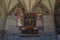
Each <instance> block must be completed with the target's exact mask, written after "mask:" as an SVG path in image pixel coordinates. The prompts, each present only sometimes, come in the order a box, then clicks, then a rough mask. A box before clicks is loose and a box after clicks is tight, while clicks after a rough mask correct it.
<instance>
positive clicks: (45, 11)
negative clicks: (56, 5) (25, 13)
mask: <svg viewBox="0 0 60 40" xmlns="http://www.w3.org/2000/svg"><path fill="white" fill-rule="evenodd" d="M38 10H39V11H38ZM40 11H42V13H43V14H49V13H50V10H49V8H48V7H47V6H46V5H45V4H43V3H38V4H37V5H36V6H35V7H34V8H33V10H32V12H40Z"/></svg>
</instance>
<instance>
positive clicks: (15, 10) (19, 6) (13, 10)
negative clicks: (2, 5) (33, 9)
mask: <svg viewBox="0 0 60 40" xmlns="http://www.w3.org/2000/svg"><path fill="white" fill-rule="evenodd" d="M17 8H18V10H21V11H22V12H24V11H25V9H24V8H23V6H22V5H21V4H20V3H18V4H17V5H16V6H14V7H13V8H12V9H11V11H9V14H8V15H11V14H12V13H14V12H17V11H18V10H17Z"/></svg>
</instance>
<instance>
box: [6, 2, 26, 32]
mask: <svg viewBox="0 0 60 40" xmlns="http://www.w3.org/2000/svg"><path fill="white" fill-rule="evenodd" d="M24 11H25V9H24V8H23V6H22V5H20V3H18V4H17V5H16V6H15V7H13V8H12V9H11V11H9V13H8V16H7V20H6V26H5V30H8V31H7V32H9V31H11V30H13V31H11V32H17V30H18V29H16V26H17V22H18V17H19V14H21V13H24ZM9 25H10V26H11V27H10V26H9ZM12 26H13V28H12Z"/></svg>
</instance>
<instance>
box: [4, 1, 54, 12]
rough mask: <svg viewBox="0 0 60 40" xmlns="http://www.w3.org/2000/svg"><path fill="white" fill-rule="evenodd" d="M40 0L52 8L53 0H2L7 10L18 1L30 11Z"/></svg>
mask: <svg viewBox="0 0 60 40" xmlns="http://www.w3.org/2000/svg"><path fill="white" fill-rule="evenodd" d="M40 1H41V3H43V4H44V5H45V6H46V7H48V9H49V10H54V6H55V0H4V2H5V5H6V10H7V11H8V12H9V11H10V10H11V9H12V8H13V7H14V6H15V5H17V4H18V3H19V2H20V3H21V4H22V6H23V7H24V8H25V10H27V12H30V11H31V10H32V9H33V7H34V6H36V5H37V4H38V2H40Z"/></svg>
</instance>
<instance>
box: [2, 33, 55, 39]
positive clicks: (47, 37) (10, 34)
mask: <svg viewBox="0 0 60 40" xmlns="http://www.w3.org/2000/svg"><path fill="white" fill-rule="evenodd" d="M25 39H26V40H55V39H54V36H53V35H51V34H43V35H40V37H36V36H35V37H20V35H19V34H17V33H15V34H13V33H9V34H5V35H4V37H3V40H25Z"/></svg>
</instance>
